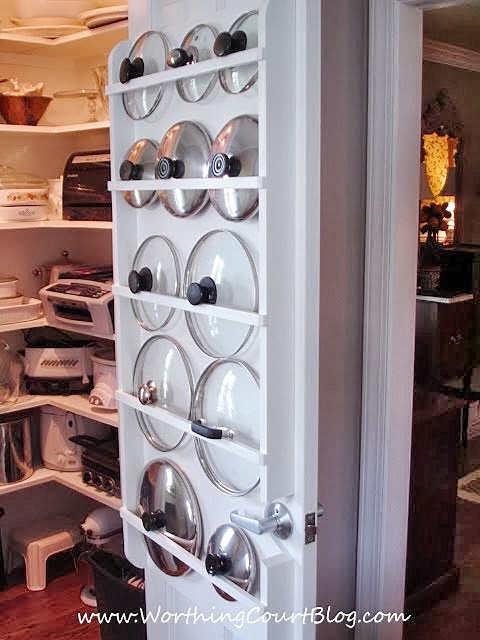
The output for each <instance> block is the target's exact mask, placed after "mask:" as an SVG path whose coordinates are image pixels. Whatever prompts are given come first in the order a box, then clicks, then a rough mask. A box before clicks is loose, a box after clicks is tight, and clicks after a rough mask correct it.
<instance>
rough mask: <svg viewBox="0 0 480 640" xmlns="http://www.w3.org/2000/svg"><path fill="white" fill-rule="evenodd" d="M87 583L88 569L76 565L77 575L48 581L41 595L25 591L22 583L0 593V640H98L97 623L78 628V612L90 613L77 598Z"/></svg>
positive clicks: (90, 609) (81, 564) (89, 580)
mask: <svg viewBox="0 0 480 640" xmlns="http://www.w3.org/2000/svg"><path fill="white" fill-rule="evenodd" d="M90 582H91V575H90V569H89V567H87V566H85V565H84V563H82V562H79V563H78V574H76V573H75V572H69V573H67V574H66V575H60V576H57V577H55V576H53V577H50V572H49V581H48V584H47V588H46V589H45V590H44V591H28V589H27V588H26V587H25V583H24V582H23V581H22V583H21V584H17V585H15V586H11V587H9V588H7V589H6V590H5V591H0V625H1V627H0V628H1V631H0V637H1V640H77V639H78V640H80V638H81V640H99V639H100V627H99V625H98V623H97V622H96V621H95V622H92V623H91V624H83V625H82V624H80V623H79V622H78V619H77V613H78V612H93V611H95V609H92V608H90V607H87V606H85V605H84V604H83V603H82V602H81V600H80V597H79V594H80V589H81V587H82V586H83V585H84V584H87V583H90Z"/></svg>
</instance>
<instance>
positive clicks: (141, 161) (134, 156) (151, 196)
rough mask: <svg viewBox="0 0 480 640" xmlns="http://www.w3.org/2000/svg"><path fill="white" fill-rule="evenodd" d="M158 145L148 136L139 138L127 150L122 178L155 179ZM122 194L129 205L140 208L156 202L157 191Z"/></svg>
mask: <svg viewBox="0 0 480 640" xmlns="http://www.w3.org/2000/svg"><path fill="white" fill-rule="evenodd" d="M157 148H158V147H157V145H156V143H155V142H153V141H152V140H149V139H148V138H142V139H141V140H137V142H135V144H133V145H132V146H131V147H130V149H129V150H128V151H127V153H126V155H125V158H124V159H123V162H122V164H121V165H120V169H119V174H120V180H153V179H154V178H155V158H156V157H157ZM122 195H123V197H124V198H125V200H126V201H127V202H128V204H129V205H131V206H132V207H135V208H136V209H139V208H140V207H144V206H145V205H147V204H150V203H152V202H154V201H155V200H156V198H157V192H156V191H143V190H142V191H140V190H137V189H135V190H134V191H122Z"/></svg>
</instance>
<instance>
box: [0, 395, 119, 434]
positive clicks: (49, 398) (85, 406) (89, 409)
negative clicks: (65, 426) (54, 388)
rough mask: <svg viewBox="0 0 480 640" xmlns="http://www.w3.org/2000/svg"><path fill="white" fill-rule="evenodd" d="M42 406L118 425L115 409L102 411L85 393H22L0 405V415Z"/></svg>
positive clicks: (112, 425)
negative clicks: (61, 394) (16, 398)
mask: <svg viewBox="0 0 480 640" xmlns="http://www.w3.org/2000/svg"><path fill="white" fill-rule="evenodd" d="M44 406H51V407H57V409H64V410H65V411H71V412H72V413H75V414H76V415H78V416H83V417H84V418H90V420H96V421H97V422H103V423H104V424H107V425H108V426H110V427H118V413H117V411H102V410H101V409H98V408H96V407H94V406H93V405H91V404H90V403H89V401H88V395H86V394H77V395H69V396H53V395H23V396H20V397H19V398H18V400H17V402H13V403H9V404H2V405H0V415H6V414H9V413H14V412H16V411H24V410H26V409H34V408H35V407H44Z"/></svg>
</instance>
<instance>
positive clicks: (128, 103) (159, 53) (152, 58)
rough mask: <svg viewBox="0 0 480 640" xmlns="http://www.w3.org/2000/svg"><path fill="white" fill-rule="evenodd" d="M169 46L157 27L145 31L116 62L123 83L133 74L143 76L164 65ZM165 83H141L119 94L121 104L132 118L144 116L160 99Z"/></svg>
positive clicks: (146, 115) (162, 69)
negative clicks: (142, 84)
mask: <svg viewBox="0 0 480 640" xmlns="http://www.w3.org/2000/svg"><path fill="white" fill-rule="evenodd" d="M169 49H170V46H169V44H168V41H167V38H166V37H165V35H164V34H163V33H161V32H159V31H147V32H145V33H144V34H142V35H141V36H140V37H139V38H138V40H137V41H136V42H135V44H134V45H133V47H132V49H131V51H130V53H129V55H128V58H124V59H123V60H122V63H121V65H120V70H119V79H120V82H121V83H123V84H126V83H128V82H129V81H130V80H132V79H133V78H139V77H141V76H147V75H150V74H152V73H157V72H158V71H164V70H165V68H166V57H167V53H168V50H169ZM164 87H165V85H163V84H160V85H156V86H153V87H143V88H139V89H134V90H132V91H127V92H125V93H124V94H123V96H122V98H123V106H124V108H125V111H126V112H127V113H128V115H129V116H130V117H131V118H133V119H134V120H142V119H143V118H146V117H148V116H149V115H150V114H151V113H153V111H154V110H155V108H156V107H157V105H158V103H159V102H160V100H161V99H162V96H163V93H164Z"/></svg>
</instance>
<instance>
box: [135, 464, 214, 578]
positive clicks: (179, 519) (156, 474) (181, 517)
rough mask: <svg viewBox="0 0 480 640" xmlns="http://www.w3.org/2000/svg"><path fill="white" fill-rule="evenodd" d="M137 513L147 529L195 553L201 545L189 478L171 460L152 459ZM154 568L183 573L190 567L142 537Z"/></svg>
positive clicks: (200, 522)
mask: <svg viewBox="0 0 480 640" xmlns="http://www.w3.org/2000/svg"><path fill="white" fill-rule="evenodd" d="M140 516H141V518H142V523H143V526H144V528H145V530H146V531H159V532H161V533H163V534H164V535H165V536H166V537H167V538H170V540H172V541H173V542H175V543H176V544H178V545H180V546H181V547H182V548H183V549H185V550H186V551H188V552H189V553H191V554H192V555H194V556H197V557H198V556H199V555H200V552H201V548H202V517H201V513H200V507H199V504H198V500H197V497H196V495H195V491H194V490H193V487H192V485H191V483H190V480H189V479H188V477H187V476H186V475H185V474H184V472H183V471H182V470H181V469H180V468H179V467H178V466H177V465H175V464H174V463H173V462H170V461H167V460H155V461H153V462H151V463H150V464H149V465H148V466H147V468H146V469H145V471H144V473H143V477H142V480H141V486H140ZM145 541H146V544H147V548H148V551H149V553H150V556H151V558H152V560H153V561H154V562H155V564H156V565H157V567H159V569H161V570H162V571H163V572H164V573H166V574H168V575H170V576H182V575H184V574H186V573H187V572H188V571H189V570H190V567H189V566H188V565H187V564H185V563H184V562H182V561H181V560H179V559H178V558H177V557H175V556H174V555H172V554H171V553H170V552H169V551H166V550H165V549H163V548H162V547H161V546H160V545H159V544H157V543H155V542H153V541H152V540H151V539H150V538H149V537H148V536H145Z"/></svg>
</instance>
